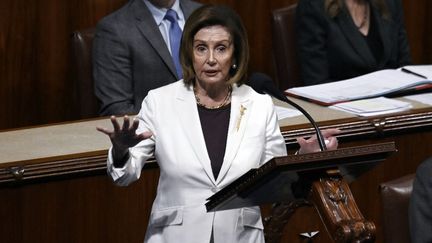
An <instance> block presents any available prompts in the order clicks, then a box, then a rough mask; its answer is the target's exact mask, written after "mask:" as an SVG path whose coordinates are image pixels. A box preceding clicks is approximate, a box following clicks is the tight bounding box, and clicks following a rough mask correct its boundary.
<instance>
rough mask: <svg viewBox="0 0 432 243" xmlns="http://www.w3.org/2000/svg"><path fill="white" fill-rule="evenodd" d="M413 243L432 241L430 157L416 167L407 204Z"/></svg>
mask: <svg viewBox="0 0 432 243" xmlns="http://www.w3.org/2000/svg"><path fill="white" fill-rule="evenodd" d="M409 226H410V234H411V241H412V242H413V243H430V242H432V157H430V158H428V159H427V160H425V161H424V162H423V163H421V164H420V166H419V167H418V168H417V172H416V177H415V179H414V184H413V191H412V193H411V198H410V205H409Z"/></svg>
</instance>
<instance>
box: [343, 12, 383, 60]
mask: <svg viewBox="0 0 432 243" xmlns="http://www.w3.org/2000/svg"><path fill="white" fill-rule="evenodd" d="M335 18H336V21H337V23H338V25H339V27H340V28H341V30H342V33H343V34H344V35H345V38H347V39H348V41H349V43H350V44H351V46H352V48H353V49H354V51H355V52H356V53H357V54H358V55H359V56H360V57H361V58H362V59H363V61H364V63H365V64H366V65H367V66H369V67H372V66H376V60H375V58H374V56H373V54H372V52H371V51H370V49H369V47H368V45H367V43H366V41H365V40H364V37H363V36H362V34H361V33H360V31H358V30H357V26H355V24H354V21H353V20H352V18H351V15H350V14H349V12H348V10H347V9H346V7H344V8H343V9H342V11H341V13H340V14H339V15H338V16H336V17H335Z"/></svg>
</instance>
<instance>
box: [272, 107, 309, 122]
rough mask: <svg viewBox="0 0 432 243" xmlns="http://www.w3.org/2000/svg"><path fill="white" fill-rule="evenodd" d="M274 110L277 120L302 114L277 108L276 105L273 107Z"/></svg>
mask: <svg viewBox="0 0 432 243" xmlns="http://www.w3.org/2000/svg"><path fill="white" fill-rule="evenodd" d="M275 110H276V114H277V117H278V120H282V119H285V118H288V117H295V116H300V115H301V114H302V113H301V112H300V111H298V110H295V109H290V108H286V107H282V106H277V105H275Z"/></svg>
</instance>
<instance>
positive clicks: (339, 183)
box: [311, 171, 376, 243]
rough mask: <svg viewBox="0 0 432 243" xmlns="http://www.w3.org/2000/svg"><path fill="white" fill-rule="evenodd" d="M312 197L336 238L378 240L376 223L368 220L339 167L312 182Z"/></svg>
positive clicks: (346, 241) (352, 240) (339, 240)
mask: <svg viewBox="0 0 432 243" xmlns="http://www.w3.org/2000/svg"><path fill="white" fill-rule="evenodd" d="M311 201H312V202H313V203H314V205H315V207H316V209H317V211H318V213H319V214H320V216H321V219H322V220H323V221H324V223H325V225H326V229H327V231H329V235H330V236H331V237H332V238H333V240H334V241H335V242H338V243H339V242H340V243H348V242H359V243H360V242H374V241H375V234H376V228H375V224H374V223H373V222H370V221H367V220H365V218H364V217H363V215H362V214H361V212H360V210H359V209H358V207H357V204H356V202H355V200H354V197H353V195H352V193H351V190H350V188H349V186H348V184H347V183H346V181H345V180H343V178H342V177H341V176H340V175H339V173H338V172H337V171H336V172H335V171H332V172H330V173H329V174H328V175H327V176H323V177H321V178H320V179H319V180H316V181H314V182H313V183H312V193H311Z"/></svg>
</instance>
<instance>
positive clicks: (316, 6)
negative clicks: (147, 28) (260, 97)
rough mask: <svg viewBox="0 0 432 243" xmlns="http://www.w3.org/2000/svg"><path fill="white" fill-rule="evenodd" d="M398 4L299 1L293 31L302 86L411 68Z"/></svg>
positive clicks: (366, 0) (386, 1)
mask: <svg viewBox="0 0 432 243" xmlns="http://www.w3.org/2000/svg"><path fill="white" fill-rule="evenodd" d="M402 10H403V7H402V4H401V0H300V1H299V2H298V6H297V12H296V28H297V29H296V30H297V38H298V39H297V42H298V47H299V48H298V52H299V53H298V54H299V58H300V66H301V75H302V80H303V82H304V84H305V85H313V84H321V83H327V82H332V81H339V80H344V79H349V78H353V77H356V76H359V75H364V74H367V73H370V72H373V71H377V70H381V69H387V68H398V67H401V66H404V65H407V64H410V63H411V58H410V51H409V45H408V41H407V35H406V31H405V27H404V20H403V12H402Z"/></svg>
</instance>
